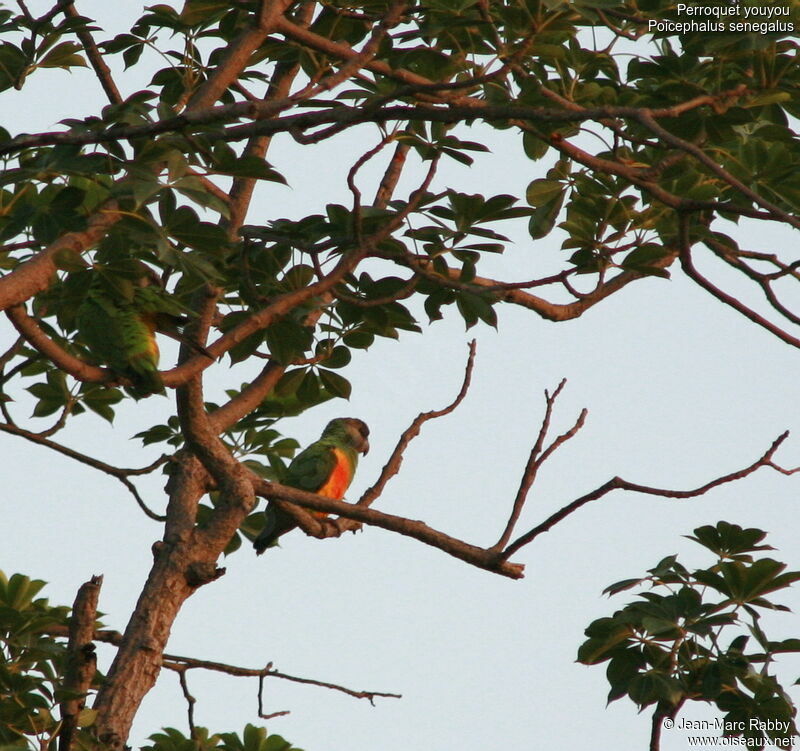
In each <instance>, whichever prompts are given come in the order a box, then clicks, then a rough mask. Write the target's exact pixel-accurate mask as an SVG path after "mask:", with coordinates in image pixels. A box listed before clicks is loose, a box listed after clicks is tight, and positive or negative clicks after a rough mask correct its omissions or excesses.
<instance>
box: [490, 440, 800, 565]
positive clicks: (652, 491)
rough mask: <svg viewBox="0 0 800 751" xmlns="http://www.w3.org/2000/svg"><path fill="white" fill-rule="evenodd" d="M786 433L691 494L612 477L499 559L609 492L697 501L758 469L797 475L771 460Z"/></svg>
mask: <svg viewBox="0 0 800 751" xmlns="http://www.w3.org/2000/svg"><path fill="white" fill-rule="evenodd" d="M788 436H789V431H788V430H787V431H786V432H785V433H781V435H779V436H778V437H777V438H776V439H775V440H774V441H773V442H772V445H771V446H770V447H769V449H767V451H766V452H765V453H764V454H763V455H762V456H761V457H760V458H759V459H757V460H756V461H754V462H753V463H752V464H750V465H749V466H747V467H745V468H744V469H740V470H737V471H736V472H731V473H730V474H727V475H722V476H721V477H717V478H716V479H714V480H711V481H709V482H707V483H705V484H704V485H701V486H700V487H699V488H695V489H694V490H671V489H667V488H653V487H650V486H648V485H639V484H637V483H634V482H628V481H627V480H623V479H622V478H621V477H612V478H611V479H610V480H608V481H607V482H605V483H603V484H602V485H601V486H600V487H598V488H596V489H595V490H592V491H591V492H589V493H586V495H582V496H581V497H580V498H576V499H575V500H574V501H572V503H568V504H567V505H566V506H564V507H563V508H561V509H559V510H558V511H556V512H555V513H554V514H551V515H550V516H549V517H548V518H547V519H545V520H544V521H543V522H541V524H537V525H536V526H535V527H534V528H533V529H531V530H530V531H528V532H526V533H525V534H524V535H522V536H521V537H518V538H517V539H516V540H515V541H514V542H513V543H511V545H509V546H508V547H507V548H506V549H505V550H503V552H502V553H501V554H500V558H502V559H504V560H506V559H508V558H509V557H510V556H512V555H514V553H516V552H517V551H518V550H519V549H520V548H522V547H524V546H525V545H528V544H529V543H531V542H533V540H535V539H536V538H537V537H538V536H539V535H541V534H543V533H544V532H547V531H549V530H550V529H552V528H553V527H554V526H555V525H556V524H558V523H559V522H561V521H563V520H564V519H566V518H567V517H568V516H569V515H570V514H573V513H575V512H576V511H577V510H578V509H579V508H581V507H582V506H585V505H586V504H587V503H590V502H591V501H596V500H598V499H599V498H602V497H603V496H605V495H607V494H608V493H610V492H611V491H612V490H628V491H632V492H634V493H644V494H646V495H655V496H661V497H662V498H675V499H679V500H684V499H687V498H696V497H697V496H700V495H704V494H705V493H707V492H708V491H709V490H712V489H713V488H717V487H719V486H720V485H724V484H725V483H728V482H733V481H735V480H741V479H742V478H744V477H747V476H748V475H750V474H752V473H753V472H755V471H756V470H757V469H760V468H761V467H769V468H770V469H774V470H776V471H777V472H780V473H781V474H784V475H792V474H795V473H796V472H800V467H794V468H792V469H787V468H785V467H781V466H780V465H778V464H776V463H775V462H774V461H773V460H772V458H773V456H774V455H775V452H776V451H777V450H778V448H779V447H780V445H781V444H782V443H783V442H784V441H785V440H786V439H787V438H788Z"/></svg>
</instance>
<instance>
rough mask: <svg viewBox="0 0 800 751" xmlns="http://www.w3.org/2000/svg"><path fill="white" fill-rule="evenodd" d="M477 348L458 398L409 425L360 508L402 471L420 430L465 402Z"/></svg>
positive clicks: (472, 349) (471, 354) (473, 347)
mask: <svg viewBox="0 0 800 751" xmlns="http://www.w3.org/2000/svg"><path fill="white" fill-rule="evenodd" d="M476 347H477V344H476V342H475V340H474V339H473V340H472V341H471V342H470V344H469V356H468V357H467V364H466V367H465V368H464V380H463V382H462V384H461V390H460V391H459V392H458V394H457V396H456V398H455V399H454V400H453V401H452V402H451V403H450V404H448V405H447V406H446V407H444V408H443V409H439V410H431V411H430V412H421V413H420V414H419V415H417V416H416V417H415V418H414V421H413V422H412V423H411V425H409V426H408V427H407V428H406V429H405V430H404V431H403V433H402V435H401V436H400V439H399V440H398V442H397V445H396V446H395V448H394V451H392V454H391V456H390V457H389V461H387V462H386V464H385V465H384V467H383V469H382V470H381V473H380V475H379V476H378V479H377V480H376V481H375V482H374V483H373V484H372V485H371V486H370V487H369V488H367V489H366V490H365V491H364V493H363V494H362V496H361V498H359V499H358V503H357V505H358V506H364V507H367V506H370V505H372V503H373V502H374V501H375V499H376V498H378V496H380V495H381V493H383V491H384V488H385V487H386V484H387V483H388V482H389V480H391V479H392V477H394V476H395V475H396V474H397V473H398V472H399V471H400V467H401V465H402V464H403V454H404V453H405V450H406V449H407V448H408V444H409V443H411V441H413V440H414V438H416V437H417V436H418V435H419V433H420V430H422V426H423V425H424V424H425V423H426V422H428V420H435V419H436V418H437V417H444V416H445V415H449V414H450V413H451V412H452V411H453V410H455V409H456V407H458V405H459V404H461V402H463V401H464V397H465V396H466V395H467V391H468V390H469V386H470V382H471V381H472V370H473V368H474V366H475V351H476Z"/></svg>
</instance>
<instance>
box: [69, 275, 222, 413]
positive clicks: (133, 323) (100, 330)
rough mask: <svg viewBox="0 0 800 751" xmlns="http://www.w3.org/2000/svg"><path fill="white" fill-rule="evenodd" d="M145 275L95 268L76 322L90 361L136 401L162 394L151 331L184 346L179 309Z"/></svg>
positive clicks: (182, 318) (154, 341) (156, 349)
mask: <svg viewBox="0 0 800 751" xmlns="http://www.w3.org/2000/svg"><path fill="white" fill-rule="evenodd" d="M142 269H144V271H143V270H142ZM149 271H150V270H149V269H147V268H146V267H144V265H143V264H142V265H141V266H134V267H133V270H132V271H130V270H128V273H127V274H110V273H107V270H106V269H104V268H102V267H100V268H96V269H95V270H94V271H92V272H91V273H92V281H91V283H90V285H89V287H88V289H87V291H86V295H85V297H84V298H83V302H82V303H81V305H80V307H79V308H78V311H77V314H76V318H75V323H76V326H77V329H78V336H79V338H80V339H81V341H82V342H83V343H84V344H85V345H86V346H87V347H88V349H89V351H90V353H91V355H92V357H93V358H94V359H95V360H96V361H97V362H98V364H102V365H107V366H108V368H109V369H110V370H111V371H112V372H113V373H114V375H115V376H119V377H121V378H124V379H126V380H127V381H128V382H129V385H127V386H126V390H127V391H128V392H129V393H130V395H131V396H133V397H134V398H135V399H142V398H143V397H146V396H149V395H150V394H160V393H163V392H164V384H163V383H162V382H161V375H160V374H159V372H158V359H159V351H158V344H157V342H156V331H158V332H160V333H164V334H167V335H168V336H172V337H173V338H175V339H178V340H181V341H183V340H184V338H183V336H182V335H181V334H180V331H179V328H178V326H179V325H180V324H182V323H185V320H186V319H185V316H181V313H182V308H181V306H180V305H178V304H177V303H174V302H172V301H171V300H170V299H169V297H168V296H167V295H165V294H164V292H163V290H161V289H160V287H159V286H158V285H157V284H156V283H155V282H154V280H153V279H152V278H151V276H150V274H148V273H146V272H149ZM189 344H190V345H191V346H193V347H194V348H195V349H199V350H200V351H204V350H203V349H202V348H200V347H198V346H197V345H193V344H192V343H191V342H189ZM204 353H205V352H204ZM205 354H207V353H205ZM209 356H210V355H209Z"/></svg>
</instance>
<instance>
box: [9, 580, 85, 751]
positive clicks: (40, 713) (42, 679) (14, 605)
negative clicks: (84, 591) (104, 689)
mask: <svg viewBox="0 0 800 751" xmlns="http://www.w3.org/2000/svg"><path fill="white" fill-rule="evenodd" d="M44 586H45V582H43V581H41V580H38V579H29V578H28V577H27V576H23V575H22V574H13V575H12V576H11V577H10V578H9V577H7V576H6V575H5V574H4V573H3V572H2V571H0V656H2V661H0V744H2V745H4V746H6V747H8V748H20V747H21V748H26V747H28V746H29V747H30V748H46V747H47V744H48V742H49V741H50V739H52V738H53V737H54V736H55V735H56V733H57V732H58V728H59V722H58V720H57V719H56V718H55V716H54V710H55V708H56V706H57V704H58V702H59V699H60V698H63V692H59V688H60V683H61V678H62V676H63V673H64V669H65V667H66V659H67V650H66V644H65V643H64V642H63V641H62V640H60V639H56V638H54V637H53V636H50V635H49V634H48V630H49V629H51V628H52V627H53V626H65V625H66V624H67V620H68V616H69V608H65V607H55V606H53V605H50V604H49V602H48V601H47V600H46V599H44V598H38V599H37V598H36V595H37V594H38V593H39V592H40V590H41V589H42V587H44ZM91 719H92V718H91V711H90V710H89V711H87V713H86V715H84V718H83V724H86V725H90V724H91Z"/></svg>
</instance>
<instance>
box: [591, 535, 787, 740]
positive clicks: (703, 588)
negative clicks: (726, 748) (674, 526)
mask: <svg viewBox="0 0 800 751" xmlns="http://www.w3.org/2000/svg"><path fill="white" fill-rule="evenodd" d="M765 537H766V533H765V532H763V531H762V530H760V529H755V528H746V529H743V528H742V527H740V526H738V525H736V524H730V523H728V522H723V521H720V522H718V523H717V524H716V525H714V526H711V525H707V526H703V527H698V528H697V529H695V530H694V535H691V536H689V539H690V540H693V541H694V542H696V543H698V544H699V545H701V546H703V547H704V548H705V549H706V550H707V551H710V552H711V553H713V554H714V556H715V557H716V558H717V560H716V562H715V563H714V564H713V565H711V566H710V567H708V568H705V569H696V570H693V571H690V570H688V569H687V568H686V567H684V566H683V565H682V564H681V563H680V562H679V561H678V559H677V556H674V555H672V556H668V557H667V558H664V559H662V560H661V561H660V562H659V563H658V564H657V565H656V566H655V567H654V568H652V569H649V571H648V575H647V576H645V577H641V578H636V579H625V580H623V581H620V582H617V583H615V584H612V585H610V586H609V587H607V588H606V589H605V590H604V591H605V593H607V594H609V595H614V594H618V593H620V592H623V591H625V590H629V589H632V588H635V587H641V586H642V585H647V589H646V590H643V591H640V592H639V594H638V598H637V599H636V600H634V601H633V602H630V603H628V604H627V605H626V606H625V607H623V608H622V609H620V610H617V611H616V612H615V613H614V614H613V615H612V616H609V617H604V618H599V619H597V620H595V621H594V622H593V623H592V624H591V625H590V626H589V627H588V628H587V629H586V636H587V639H586V641H585V642H584V643H583V644H582V645H581V647H580V649H579V650H578V661H579V662H582V663H584V664H586V665H596V664H601V663H607V667H606V676H607V678H608V681H609V684H610V686H611V688H610V691H609V694H608V700H609V702H611V701H615V700H617V699H620V698H622V697H625V696H627V697H628V698H629V699H630V700H631V701H633V702H634V703H635V704H637V705H638V706H639V708H640V709H644V708H646V707H649V706H654V705H655V707H656V711H657V712H658V714H659V716H660V717H674V716H675V715H676V714H677V713H678V712H679V711H680V709H681V707H682V706H683V705H684V703H685V702H686V701H700V702H705V703H707V704H710V705H713V706H715V707H716V708H717V709H718V710H720V712H722V713H723V714H724V720H725V723H726V724H725V725H724V727H725V734H726V735H743V736H745V737H746V738H747V739H748V742H750V743H752V744H755V746H758V747H761V746H762V745H763V744H764V743H765V742H767V740H774V741H776V742H777V741H779V740H780V741H781V742H782V743H786V742H787V741H788V740H789V739H791V738H792V737H793V736H794V735H796V734H797V728H796V725H795V715H796V709H795V707H794V705H793V703H792V701H791V699H790V698H789V696H788V694H787V693H786V691H785V690H784V688H783V686H782V684H781V683H780V682H779V680H778V678H777V677H776V676H775V675H774V674H773V672H772V670H771V668H772V666H773V664H774V657H775V656H776V655H778V654H782V653H796V652H800V639H798V638H790V639H784V640H779V641H776V640H771V639H769V638H768V636H767V635H766V633H765V632H764V630H763V628H762V625H761V614H762V611H763V610H765V609H767V610H776V611H786V610H788V608H786V607H785V606H783V605H781V604H779V603H776V602H774V601H773V599H772V597H771V595H773V594H774V593H776V592H779V591H781V590H783V589H786V588H787V587H789V586H791V585H792V584H793V583H794V582H796V581H798V580H800V571H787V570H786V565H785V564H784V563H780V562H778V561H776V560H774V559H772V558H757V557H755V556H754V555H753V554H754V553H759V552H761V551H765V550H772V548H771V547H770V546H769V545H765V544H762V542H763V540H764V538H765ZM768 595H769V597H768ZM751 641H752V642H754V644H753V647H751V648H748V644H749V643H750V642H751ZM768 721H773V722H772V724H769V723H768ZM775 723H779V724H775Z"/></svg>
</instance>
